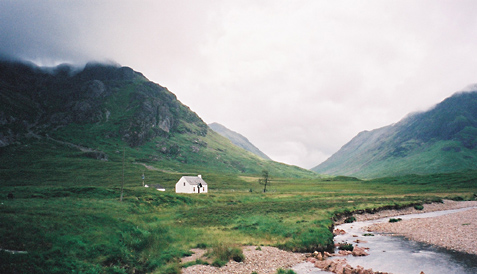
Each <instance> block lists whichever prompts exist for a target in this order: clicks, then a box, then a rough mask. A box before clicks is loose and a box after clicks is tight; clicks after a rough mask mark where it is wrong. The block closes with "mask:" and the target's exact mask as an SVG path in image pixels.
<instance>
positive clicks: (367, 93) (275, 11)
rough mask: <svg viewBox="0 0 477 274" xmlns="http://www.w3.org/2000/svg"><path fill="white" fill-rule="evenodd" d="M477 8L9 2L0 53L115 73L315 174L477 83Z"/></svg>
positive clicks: (0, 24) (453, 0) (254, 1)
mask: <svg viewBox="0 0 477 274" xmlns="http://www.w3.org/2000/svg"><path fill="white" fill-rule="evenodd" d="M476 11H477V1H473V0H470V1H458V0H449V1H439V0H432V1H420V0H411V1H405V0H399V1H398V0H396V1H385V0H377V1H355V0H353V1H336V0H333V1H318V0H303V1H297V0H294V1H291V0H290V1H280V0H270V1H261V0H250V1H247V0H243V1H242V0H235V1H232V0H217V1H214V0H200V1H196V0H188V1H186V0H184V1H181V0H159V1H158V0H154V1H152V0H151V1H136V0H134V1H133V0H131V1H121V0H111V1H98V0H94V1H93V0H91V1H86V0H76V1H72V0H64V1H62V0H57V1H35V0H24V1H21V0H20V1H19V0H0V53H3V54H7V55H11V56H14V57H17V58H22V59H27V60H30V61H33V62H35V63H37V64H38V65H45V66H51V65H56V64H59V63H65V62H66V63H72V64H80V65H81V64H84V63H85V62H87V61H92V60H95V61H114V62H117V63H119V64H121V65H123V66H129V67H131V68H133V69H134V70H136V71H139V72H142V73H143V74H144V75H145V76H146V77H147V78H149V79H150V80H151V81H153V82H156V83H158V84H160V85H162V86H165V87H167V88H168V89H169V90H170V91H172V92H173V93H174V94H176V95H177V97H178V99H179V100H180V101H181V102H182V103H184V104H185V105H188V106H189V107H190V108H191V109H192V110H193V111H195V112H196V113H197V114H198V115H199V116H200V117H201V118H202V119H203V120H204V121H205V122H206V123H212V122H218V123H220V124H222V125H224V126H226V127H227V128H229V129H231V130H234V131H236V132H239V133H241V134H242V135H244V136H246V137H247V138H248V139H249V140H250V141H251V142H252V143H253V144H254V145H256V146H257V147H258V148H259V149H261V150H262V151H263V152H264V153H265V154H267V155H268V156H270V157H271V158H272V159H274V160H276V161H280V162H284V163H287V164H293V165H298V166H301V167H305V168H311V167H314V166H316V165H318V164H319V163H321V162H322V161H324V160H326V159H327V158H328V157H329V156H331V155H332V154H333V153H335V152H336V151H337V150H339V148H340V147H341V146H343V145H344V144H345V143H347V142H348V141H350V140H351V139H352V138H353V137H354V136H356V135H357V134H358V133H359V132H360V131H363V130H372V129H375V128H379V127H382V126H386V125H389V124H392V123H395V122H397V121H399V120H400V119H402V118H403V117H404V116H405V115H406V114H408V113H410V112H415V111H420V110H426V109H428V108H430V107H431V106H433V105H435V104H437V103H439V102H440V101H442V100H443V99H445V98H446V97H449V96H451V95H452V94H453V93H455V92H456V91H458V90H461V89H463V88H464V87H466V86H467V85H469V84H473V83H476V82H477V50H476V49H477V16H476Z"/></svg>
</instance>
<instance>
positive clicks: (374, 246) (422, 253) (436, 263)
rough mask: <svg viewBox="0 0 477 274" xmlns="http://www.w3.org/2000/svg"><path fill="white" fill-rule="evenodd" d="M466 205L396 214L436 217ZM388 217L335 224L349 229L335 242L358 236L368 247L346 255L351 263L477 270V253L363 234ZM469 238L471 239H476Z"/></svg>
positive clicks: (441, 272)
mask: <svg viewBox="0 0 477 274" xmlns="http://www.w3.org/2000/svg"><path fill="white" fill-rule="evenodd" d="M467 209H469V208H467ZM467 209H459V210H448V211H439V212H431V213H424V214H412V215H403V216H396V217H394V218H402V219H410V218H425V217H435V216H440V215H444V214H449V213H455V212H459V211H463V210H467ZM388 220H389V218H384V219H380V220H374V221H366V222H356V223H352V224H343V225H339V226H337V227H336V228H338V229H343V230H345V231H346V232H347V233H346V234H345V235H338V236H336V237H335V243H339V242H348V243H353V244H355V241H356V240H359V241H360V243H359V244H358V245H359V246H361V247H365V248H369V250H368V253H369V256H365V257H353V256H347V257H346V259H347V261H348V263H349V264H350V265H351V266H353V267H356V266H358V265H361V266H363V267H364V268H365V269H369V268H372V269H373V270H374V271H382V272H390V273H393V274H410V273H416V274H418V273H420V272H421V271H423V272H424V273H426V274H450V273H456V274H457V273H458V274H476V273H477V255H470V254H466V253H461V252H455V251H450V250H447V249H445V248H439V247H436V246H432V245H428V244H424V243H419V242H415V241H410V240H407V239H405V238H404V237H397V236H393V237H390V236H386V235H385V234H376V233H373V235H374V236H365V235H364V234H367V233H368V232H365V231H364V230H363V229H362V228H363V227H366V226H368V225H370V224H373V223H379V222H387V221H388ZM469 240H470V241H472V240H476V239H469ZM308 266H310V265H308ZM311 268H313V267H312V266H310V267H309V269H308V271H310V270H311ZM315 269H316V268H315ZM297 270H298V271H297ZM297 270H295V271H296V272H297V273H298V274H305V273H312V274H315V273H320V274H321V273H329V272H323V271H320V272H307V269H306V268H303V269H297Z"/></svg>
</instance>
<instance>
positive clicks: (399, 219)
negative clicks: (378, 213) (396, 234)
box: [389, 218, 402, 223]
mask: <svg viewBox="0 0 477 274" xmlns="http://www.w3.org/2000/svg"><path fill="white" fill-rule="evenodd" d="M399 221H402V219H401V218H397V219H395V218H391V219H389V222H390V223H397V222H399Z"/></svg>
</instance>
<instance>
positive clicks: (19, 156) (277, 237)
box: [0, 141, 477, 273]
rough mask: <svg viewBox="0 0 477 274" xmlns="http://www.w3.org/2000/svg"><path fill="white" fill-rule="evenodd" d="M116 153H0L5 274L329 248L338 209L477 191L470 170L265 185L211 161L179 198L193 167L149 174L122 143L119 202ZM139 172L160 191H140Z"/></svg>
mask: <svg viewBox="0 0 477 274" xmlns="http://www.w3.org/2000/svg"><path fill="white" fill-rule="evenodd" d="M32 142H33V141H32ZM40 147H41V148H40ZM114 149H116V148H115V147H114V146H113V145H112V148H111V152H110V153H108V155H110V157H109V161H100V160H96V159H91V158H88V157H86V156H85V155H84V154H83V153H82V152H80V151H77V150H74V149H69V148H66V147H63V146H61V145H59V144H56V143H54V142H50V143H47V144H44V145H43V146H37V145H34V144H33V143H31V144H29V143H24V144H23V145H17V146H9V147H7V148H2V150H0V156H1V161H2V162H1V166H0V183H1V188H0V248H1V249H2V251H0V257H1V259H0V261H1V262H2V263H1V264H0V273H180V268H181V265H180V258H181V257H183V256H184V255H188V254H190V251H189V250H190V248H194V247H198V246H199V247H208V248H213V247H214V246H219V245H222V246H223V245H230V246H236V245H249V244H252V245H272V246H277V247H280V248H282V249H286V250H291V251H300V252H312V251H315V250H326V249H329V248H330V247H331V246H332V238H333V235H332V233H331V229H332V225H333V222H332V220H333V218H334V217H335V216H336V215H337V214H347V213H349V212H352V211H355V210H363V209H376V208H380V207H386V206H397V207H400V206H406V205H411V204H412V205H413V204H420V203H425V202H431V201H439V200H440V199H442V198H452V199H457V200H460V199H474V195H475V193H477V183H476V182H477V171H468V172H464V173H451V174H436V175H429V176H418V175H409V176H404V177H389V178H381V179H375V180H367V181H362V180H358V179H356V178H349V177H335V178H332V177H320V176H318V175H315V176H306V177H302V178H293V177H297V176H296V174H294V175H292V176H289V177H287V176H285V175H284V174H279V176H277V175H276V174H274V173H273V172H271V173H270V176H271V179H272V183H271V185H270V186H269V187H267V189H268V190H269V191H268V192H267V193H263V191H262V189H263V186H261V185H260V184H259V183H258V179H259V177H260V174H257V175H253V174H237V173H220V172H218V171H217V169H216V167H213V168H211V169H205V170H202V171H205V172H202V175H203V178H204V179H205V180H206V181H207V183H208V185H209V193H207V194H200V195H187V194H175V193H174V185H175V183H176V181H177V180H178V179H179V178H180V177H181V176H182V175H186V174H196V173H194V172H198V171H201V170H200V168H199V167H198V166H196V165H189V166H187V165H183V168H184V170H182V171H181V170H180V168H181V166H180V165H179V164H170V162H169V164H165V165H164V166H161V163H160V162H159V163H154V167H155V170H149V169H146V168H145V167H144V166H143V165H141V164H140V161H138V158H139V157H138V156H137V155H136V156H134V157H131V156H130V155H134V154H133V151H130V150H127V151H126V162H125V169H124V200H123V201H122V202H120V201H119V197H120V190H121V182H122V174H123V172H122V161H121V159H122V154H121V152H119V153H115V152H114V151H113V150H114ZM27 155H28V157H25V156H27ZM196 161H199V159H197V160H196ZM146 164H150V163H146ZM143 172H145V175H146V184H155V183H158V184H161V185H162V186H164V187H166V192H159V191H156V190H154V189H152V188H144V187H142V180H141V175H142V173H143ZM9 193H12V194H13V195H14V198H13V199H8V198H7V196H8V194H9ZM5 250H16V251H27V253H26V254H25V253H21V254H11V253H10V252H7V251H5ZM245 260H246V258H245Z"/></svg>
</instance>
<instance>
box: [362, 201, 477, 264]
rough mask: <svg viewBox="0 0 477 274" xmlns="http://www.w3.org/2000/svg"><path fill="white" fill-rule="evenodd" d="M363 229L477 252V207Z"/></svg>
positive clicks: (476, 253)
mask: <svg viewBox="0 0 477 274" xmlns="http://www.w3.org/2000/svg"><path fill="white" fill-rule="evenodd" d="M366 229H368V230H369V231H374V232H379V233H391V234H393V235H400V236H404V237H406V238H408V239H411V240H414V241H418V242H424V243H428V244H433V245H436V246H440V247H445V248H447V249H451V250H456V251H460V252H465V253H470V254H475V255H477V208H474V209H469V210H465V211H461V212H457V213H451V214H447V215H442V216H438V217H430V218H419V219H410V220H402V221H399V222H395V223H381V224H374V225H371V226H369V227H367V228H366Z"/></svg>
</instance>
